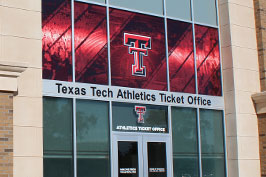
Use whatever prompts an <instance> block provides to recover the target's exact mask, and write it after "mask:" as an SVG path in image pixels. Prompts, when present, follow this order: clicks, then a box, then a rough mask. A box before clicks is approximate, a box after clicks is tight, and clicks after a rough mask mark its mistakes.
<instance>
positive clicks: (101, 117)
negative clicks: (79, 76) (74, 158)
mask: <svg viewBox="0 0 266 177" xmlns="http://www.w3.org/2000/svg"><path fill="white" fill-rule="evenodd" d="M76 105H77V108H76V110H77V151H78V177H87V176H88V174H90V175H92V176H99V177H107V176H109V174H110V173H109V172H110V163H109V154H110V153H109V119H108V112H109V111H108V103H107V102H100V101H89V100H77V103H76ZM93 174H94V175H93Z"/></svg>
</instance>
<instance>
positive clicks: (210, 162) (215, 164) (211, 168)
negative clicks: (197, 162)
mask: <svg viewBox="0 0 266 177" xmlns="http://www.w3.org/2000/svg"><path fill="white" fill-rule="evenodd" d="M224 163H225V162H224V157H223V156H206V155H203V156H202V176H204V177H205V176H206V177H214V176H215V177H225V166H224Z"/></svg>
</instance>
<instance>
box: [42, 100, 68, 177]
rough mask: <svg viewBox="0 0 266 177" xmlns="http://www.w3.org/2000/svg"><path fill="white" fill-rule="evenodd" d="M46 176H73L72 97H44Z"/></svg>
mask: <svg viewBox="0 0 266 177" xmlns="http://www.w3.org/2000/svg"><path fill="white" fill-rule="evenodd" d="M43 139H44V140H43V141H44V142H43V143H44V144H43V147H44V177H62V176H64V177H72V176H73V153H72V151H73V150H72V146H73V142H72V99H64V98H51V97H44V98H43Z"/></svg>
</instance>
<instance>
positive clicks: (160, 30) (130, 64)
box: [110, 8, 167, 90]
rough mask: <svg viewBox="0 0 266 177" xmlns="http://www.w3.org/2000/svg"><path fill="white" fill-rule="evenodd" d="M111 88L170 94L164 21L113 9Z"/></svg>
mask: <svg viewBox="0 0 266 177" xmlns="http://www.w3.org/2000/svg"><path fill="white" fill-rule="evenodd" d="M110 38H111V72H112V78H111V79H112V85H115V86H124V87H132V88H145V89H153V90H167V79H166V78H167V74H166V53H165V31H164V19H163V18H159V17H154V16H148V15H142V14H138V13H133V12H127V11H122V10H117V9H112V8H111V9H110Z"/></svg>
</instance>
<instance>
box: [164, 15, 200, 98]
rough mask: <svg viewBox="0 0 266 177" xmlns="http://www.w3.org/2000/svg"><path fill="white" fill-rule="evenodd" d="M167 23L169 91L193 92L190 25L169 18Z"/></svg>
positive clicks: (193, 74)
mask: <svg viewBox="0 0 266 177" xmlns="http://www.w3.org/2000/svg"><path fill="white" fill-rule="evenodd" d="M167 25H168V49H169V50H168V56H169V71H170V86H171V91H172V92H185V93H195V66H194V65H195V62H194V50H193V35H192V25H191V24H190V23H184V22H179V21H175V20H170V19H168V20H167Z"/></svg>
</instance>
